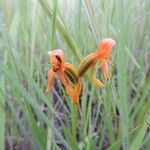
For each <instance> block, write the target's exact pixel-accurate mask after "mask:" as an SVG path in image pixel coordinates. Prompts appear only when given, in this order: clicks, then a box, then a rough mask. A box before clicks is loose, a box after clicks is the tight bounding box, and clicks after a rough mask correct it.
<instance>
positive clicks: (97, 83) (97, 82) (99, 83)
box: [91, 64, 104, 87]
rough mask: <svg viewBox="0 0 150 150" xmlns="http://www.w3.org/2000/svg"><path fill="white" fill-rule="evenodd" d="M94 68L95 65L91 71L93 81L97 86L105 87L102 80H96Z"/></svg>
mask: <svg viewBox="0 0 150 150" xmlns="http://www.w3.org/2000/svg"><path fill="white" fill-rule="evenodd" d="M94 66H95V64H93V65H92V69H91V79H92V81H93V82H94V83H95V84H96V85H97V86H99V87H104V84H103V83H102V82H101V81H100V80H98V79H96V77H95V75H94Z"/></svg>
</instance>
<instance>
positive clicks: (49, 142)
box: [0, 0, 150, 150]
mask: <svg viewBox="0 0 150 150" xmlns="http://www.w3.org/2000/svg"><path fill="white" fill-rule="evenodd" d="M106 37H109V38H113V39H115V40H116V46H115V48H114V49H113V52H112V61H113V64H114V65H115V67H114V68H111V67H109V69H110V72H111V80H110V81H105V79H104V78H103V75H102V73H101V70H98V69H97V70H96V74H97V77H98V78H100V79H101V80H102V81H103V82H104V84H105V88H104V89H100V88H98V87H96V86H95V85H94V84H93V83H91V82H90V80H89V78H88V77H87V76H85V78H83V89H82V94H81V97H80V105H79V108H78V109H79V118H78V124H79V128H78V131H77V141H76V142H75V143H74V142H73V140H72V132H71V131H72V130H71V128H72V122H73V117H74V116H73V104H72V100H71V98H70V97H69V96H68V95H66V93H65V90H64V87H63V86H62V85H61V83H60V81H59V80H57V79H56V81H55V85H54V87H53V89H52V91H51V92H50V93H48V94H45V93H44V89H45V87H46V85H47V77H46V74H47V71H48V69H49V68H50V67H51V66H50V65H49V63H48V61H49V60H48V56H47V51H49V50H52V49H57V48H61V49H63V51H64V53H65V59H66V61H68V62H70V63H72V64H74V65H75V66H76V67H77V66H78V64H79V62H80V60H81V58H83V57H85V56H86V55H87V54H89V53H92V52H95V51H96V49H97V44H98V43H99V41H101V40H102V39H103V38H106ZM87 74H88V73H87ZM149 108H150V0H143V1H142V0H1V1H0V149H1V150H3V149H15V148H16V149H18V150H24V149H28V150H29V149H33V150H38V149H40V150H45V149H47V150H53V149H54V150H55V149H56V150H59V149H62V150H65V149H67V150H78V149H81V150H84V149H85V150H100V149H114V150H117V149H118V150H119V149H123V150H129V149H131V150H138V149H144V150H149V149H150V130H149V125H150V109H149Z"/></svg>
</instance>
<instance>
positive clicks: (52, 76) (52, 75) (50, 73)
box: [45, 69, 55, 92]
mask: <svg viewBox="0 0 150 150" xmlns="http://www.w3.org/2000/svg"><path fill="white" fill-rule="evenodd" d="M54 79H55V72H54V71H53V69H50V70H49V71H48V84H47V87H46V90H45V92H49V91H50V90H51V88H52V85H53V83H54Z"/></svg>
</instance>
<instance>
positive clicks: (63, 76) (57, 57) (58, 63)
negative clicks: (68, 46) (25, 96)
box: [45, 49, 82, 104]
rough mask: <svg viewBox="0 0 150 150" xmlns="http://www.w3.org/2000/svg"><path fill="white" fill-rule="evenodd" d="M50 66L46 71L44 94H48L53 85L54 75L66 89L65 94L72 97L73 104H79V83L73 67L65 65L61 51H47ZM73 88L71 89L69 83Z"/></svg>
mask: <svg viewBox="0 0 150 150" xmlns="http://www.w3.org/2000/svg"><path fill="white" fill-rule="evenodd" d="M48 55H49V59H50V64H52V65H53V67H52V68H51V69H49V71H48V85H47V88H46V90H45V92H49V91H50V90H51V87H52V85H53V83H54V79H55V75H56V74H57V75H58V77H59V79H60V81H61V82H62V84H63V85H64V86H65V88H66V92H67V93H68V94H70V95H71V96H72V99H73V101H74V103H76V104H77V103H78V102H79V95H80V92H81V86H82V84H81V81H80V79H79V77H78V75H77V72H76V70H75V69H74V66H73V65H72V64H70V63H66V62H65V60H64V53H63V51H62V50H61V49H56V50H53V51H48ZM70 82H71V83H72V85H73V88H72V87H71V85H70V84H71V83H70Z"/></svg>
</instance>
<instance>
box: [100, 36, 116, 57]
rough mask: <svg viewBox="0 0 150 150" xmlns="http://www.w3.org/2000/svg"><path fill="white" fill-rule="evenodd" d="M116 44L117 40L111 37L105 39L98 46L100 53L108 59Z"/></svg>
mask: <svg viewBox="0 0 150 150" xmlns="http://www.w3.org/2000/svg"><path fill="white" fill-rule="evenodd" d="M115 44H116V42H115V41H114V40H113V39H110V38H105V39H103V40H102V41H101V42H100V44H99V46H98V53H99V55H100V56H102V57H103V58H106V59H107V58H108V57H109V55H110V53H111V51H112V48H113V46H114V45H115Z"/></svg>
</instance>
